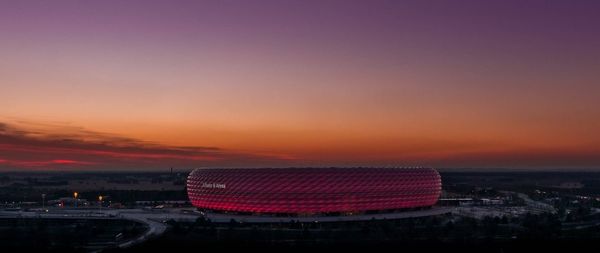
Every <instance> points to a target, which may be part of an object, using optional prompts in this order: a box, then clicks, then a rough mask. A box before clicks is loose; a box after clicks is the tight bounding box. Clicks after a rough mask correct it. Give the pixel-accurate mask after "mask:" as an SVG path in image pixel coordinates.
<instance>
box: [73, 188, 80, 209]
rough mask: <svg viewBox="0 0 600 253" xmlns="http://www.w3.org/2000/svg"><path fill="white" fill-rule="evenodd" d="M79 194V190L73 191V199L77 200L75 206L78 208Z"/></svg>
mask: <svg viewBox="0 0 600 253" xmlns="http://www.w3.org/2000/svg"><path fill="white" fill-rule="evenodd" d="M77 196H79V193H78V192H73V200H74V201H75V208H77V202H78V201H77Z"/></svg>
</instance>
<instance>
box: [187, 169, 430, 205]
mask: <svg viewBox="0 0 600 253" xmlns="http://www.w3.org/2000/svg"><path fill="white" fill-rule="evenodd" d="M187 191H188V196H189V198H190V201H191V202H192V204H193V205H194V206H195V207H197V208H199V209H201V210H211V211H220V212H230V213H244V214H292V215H324V214H325V215H330V214H361V213H369V212H371V213H373V212H396V211H402V210H415V209H422V208H428V207H431V206H433V205H434V204H435V203H436V202H437V200H438V198H439V196H440V194H441V178H440V175H439V173H438V172H437V171H436V170H434V169H430V168H260V169H217V168H215V169H212V168H211V169H195V170H194V171H192V172H191V173H190V175H189V177H188V180H187Z"/></svg>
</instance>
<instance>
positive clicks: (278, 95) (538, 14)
mask: <svg viewBox="0 0 600 253" xmlns="http://www.w3.org/2000/svg"><path fill="white" fill-rule="evenodd" d="M598 13H600V2H599V1H592V0H590V1H577V0H573V1H552V0H546V1H526V0H517V1H506V0H503V1H480V0H474V1H423V0H420V1H374V0H369V1H366V0H365V1H327V0H325V1H307V0H302V1H291V0H285V1H2V2H1V3H0V169H37V170H45V169H57V170H58V169H76V170H85V169H95V170H97V169H123V170H124V169H161V168H166V167H170V166H176V167H178V168H190V167H203V166H251V167H254V166H332V165H339V166H359V165H409V166H413V165H421V166H435V167H469V168H481V167H486V168H490V167H505V168H566V167H570V168H600V130H599V129H600V99H599V97H600V32H599V31H600V15H598Z"/></svg>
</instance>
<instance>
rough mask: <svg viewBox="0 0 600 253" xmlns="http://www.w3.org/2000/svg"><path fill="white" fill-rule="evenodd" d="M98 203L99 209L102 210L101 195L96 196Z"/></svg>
mask: <svg viewBox="0 0 600 253" xmlns="http://www.w3.org/2000/svg"><path fill="white" fill-rule="evenodd" d="M98 203H99V204H100V210H102V195H100V196H98Z"/></svg>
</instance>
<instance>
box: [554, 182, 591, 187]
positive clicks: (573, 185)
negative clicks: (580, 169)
mask: <svg viewBox="0 0 600 253" xmlns="http://www.w3.org/2000/svg"><path fill="white" fill-rule="evenodd" d="M583 187H585V185H584V184H582V183H581V182H563V183H560V184H559V185H556V186H554V188H559V189H581V188H583Z"/></svg>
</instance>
